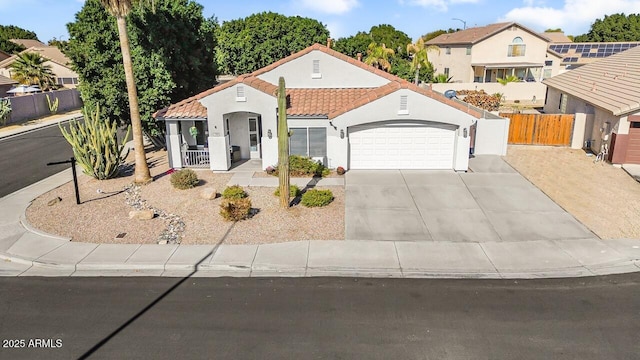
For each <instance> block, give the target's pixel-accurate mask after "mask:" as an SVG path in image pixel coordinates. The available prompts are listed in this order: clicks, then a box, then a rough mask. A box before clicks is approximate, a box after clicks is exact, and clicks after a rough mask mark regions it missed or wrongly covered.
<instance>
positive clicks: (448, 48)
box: [445, 46, 451, 55]
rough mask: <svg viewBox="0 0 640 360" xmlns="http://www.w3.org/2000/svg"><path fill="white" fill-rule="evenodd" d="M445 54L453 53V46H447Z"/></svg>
mask: <svg viewBox="0 0 640 360" xmlns="http://www.w3.org/2000/svg"><path fill="white" fill-rule="evenodd" d="M445 54H447V55H451V47H449V46H447V47H446V48H445Z"/></svg>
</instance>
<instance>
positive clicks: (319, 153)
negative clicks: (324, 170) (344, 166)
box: [289, 127, 327, 158]
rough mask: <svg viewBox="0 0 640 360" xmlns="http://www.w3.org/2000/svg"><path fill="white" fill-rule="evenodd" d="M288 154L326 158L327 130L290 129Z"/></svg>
mask: <svg viewBox="0 0 640 360" xmlns="http://www.w3.org/2000/svg"><path fill="white" fill-rule="evenodd" d="M290 130H291V131H292V134H291V137H290V138H289V153H290V154H291V155H301V156H308V157H311V158H314V157H325V156H327V128H313V127H312V128H291V129H290Z"/></svg>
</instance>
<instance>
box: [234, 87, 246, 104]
mask: <svg viewBox="0 0 640 360" xmlns="http://www.w3.org/2000/svg"><path fill="white" fill-rule="evenodd" d="M236 101H247V97H246V96H245V93H244V86H242V85H238V86H236Z"/></svg>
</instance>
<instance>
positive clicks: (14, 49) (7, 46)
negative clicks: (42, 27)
mask: <svg viewBox="0 0 640 360" xmlns="http://www.w3.org/2000/svg"><path fill="white" fill-rule="evenodd" d="M9 39H31V40H38V37H37V36H36V33H34V32H33V31H29V30H25V29H23V28H21V27H18V26H14V25H0V50H3V51H6V52H8V53H9V54H17V53H19V52H20V51H22V50H24V49H25V48H24V46H22V45H18V44H16V43H14V42H11V41H9Z"/></svg>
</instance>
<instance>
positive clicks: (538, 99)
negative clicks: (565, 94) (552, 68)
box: [431, 82, 547, 105]
mask: <svg viewBox="0 0 640 360" xmlns="http://www.w3.org/2000/svg"><path fill="white" fill-rule="evenodd" d="M431 86H432V89H433V90H435V91H437V92H439V93H443V94H444V92H445V91H447V90H456V91H460V90H484V91H485V92H486V93H487V94H495V93H501V94H503V96H504V100H505V101H507V102H512V101H514V100H519V101H520V102H521V103H523V104H535V105H543V104H544V99H545V94H546V91H547V86H546V85H545V84H542V83H539V82H517V83H516V82H514V83H508V84H507V85H502V84H500V83H447V84H431ZM534 96H535V102H534V101H533V99H534Z"/></svg>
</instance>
